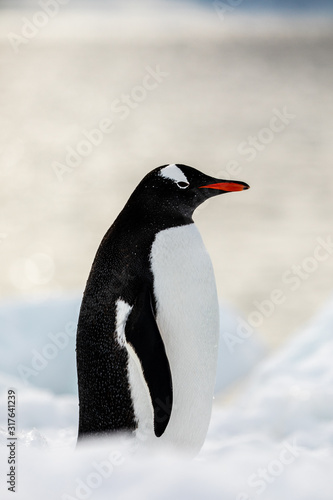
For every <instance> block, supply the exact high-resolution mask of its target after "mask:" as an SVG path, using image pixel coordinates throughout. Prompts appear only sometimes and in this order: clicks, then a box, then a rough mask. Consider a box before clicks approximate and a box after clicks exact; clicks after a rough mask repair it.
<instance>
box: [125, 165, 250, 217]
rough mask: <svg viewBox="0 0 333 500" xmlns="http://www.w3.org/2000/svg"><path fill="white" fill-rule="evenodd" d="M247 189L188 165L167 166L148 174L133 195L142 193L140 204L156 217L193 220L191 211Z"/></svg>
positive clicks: (244, 185)
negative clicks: (165, 216) (151, 211)
mask: <svg viewBox="0 0 333 500" xmlns="http://www.w3.org/2000/svg"><path fill="white" fill-rule="evenodd" d="M249 187H250V186H249V185H248V184H246V183H245V182H240V181H231V180H223V179H216V178H214V177H210V176H209V175H206V174H204V173H202V172H200V171H199V170H197V169H195V168H193V167H189V166H188V165H183V164H170V165H162V166H161V167H158V168H155V169H154V170H152V171H151V172H149V173H148V174H147V175H146V176H145V177H144V178H143V180H142V181H141V182H140V184H139V186H138V187H137V189H136V192H138V193H137V194H139V193H144V197H140V198H141V202H142V203H145V204H146V206H147V208H148V207H149V208H150V206H151V207H154V209H155V214H156V210H157V211H158V212H160V213H161V212H163V213H168V214H170V215H172V214H176V213H177V214H178V215H181V216H184V217H192V214H193V212H194V210H195V209H196V208H197V207H198V206H199V205H201V203H203V202H204V201H206V200H207V199H208V198H211V197H213V196H217V195H219V194H223V193H228V192H231V191H243V190H245V189H249ZM133 194H134V193H133Z"/></svg>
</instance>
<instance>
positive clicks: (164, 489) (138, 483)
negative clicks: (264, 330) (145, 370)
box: [0, 297, 333, 500]
mask: <svg viewBox="0 0 333 500" xmlns="http://www.w3.org/2000/svg"><path fill="white" fill-rule="evenodd" d="M79 302H80V299H79V298H78V297H69V298H66V299H60V298H58V299H53V300H51V299H49V300H45V301H33V302H29V303H23V302H18V303H11V304H10V303H7V304H3V305H2V307H1V310H0V317H1V325H2V326H1V328H4V327H3V325H5V330H4V331H2V336H1V367H2V368H1V377H0V400H1V402H2V403H1V410H0V411H1V414H0V469H1V477H2V483H1V484H0V491H1V493H0V494H1V498H5V499H7V498H13V494H12V493H11V492H8V491H7V485H6V484H5V481H4V480H3V478H5V477H6V474H7V473H8V464H7V456H8V447H7V446H6V444H7V443H8V440H7V433H6V432H7V414H6V404H5V402H6V401H7V390H8V389H9V388H11V387H15V389H16V391H17V426H18V445H17V467H16V472H17V492H16V494H15V498H16V499H18V500H21V499H24V500H36V499H39V498H40V499H42V498H49V499H63V500H65V499H73V498H77V499H88V498H97V499H101V500H104V499H110V498H114V499H117V500H118V499H120V500H127V499H131V498H135V499H145V500H146V499H148V500H149V499H156V498H158V499H159V500H160V499H162V500H164V499H170V498H175V499H178V498H179V499H186V498H191V499H200V500H201V499H202V498H208V499H221V498H223V500H229V499H230V500H231V499H232V500H252V499H257V498H264V499H265V498H268V499H269V500H277V499H279V500H280V499H282V498H292V499H293V500H298V499H299V500H314V499H316V500H317V499H319V500H326V499H327V500H328V499H331V498H332V495H333V479H332V470H333V453H332V452H333V384H332V382H333V366H332V357H333V336H332V329H333V298H332V300H331V301H329V303H328V304H327V306H326V307H325V308H324V309H323V311H322V312H321V313H320V314H319V315H318V316H317V317H315V318H314V319H313V321H312V322H311V323H310V324H309V325H308V326H307V327H306V328H305V329H303V330H302V331H300V332H299V333H298V334H296V335H295V336H294V337H293V338H292V339H291V340H290V341H289V342H288V343H287V344H286V345H285V346H284V347H283V348H282V349H280V350H279V351H278V352H275V353H273V354H271V355H270V356H268V355H266V356H265V357H264V358H263V359H260V358H262V357H263V355H264V348H263V346H262V345H261V344H260V342H259V341H258V340H257V337H256V335H255V333H253V335H251V336H249V337H247V338H242V342H239V343H236V344H235V345H234V349H233V350H232V349H230V346H229V348H228V345H227V344H226V342H225V340H224V337H223V335H224V333H225V332H228V333H231V334H232V335H239V322H240V317H239V315H238V313H237V312H235V311H233V310H232V308H230V307H227V306H226V305H222V306H221V317H222V325H221V339H222V340H221V343H220V353H219V369H218V383H217V391H216V394H217V397H216V401H215V405H214V409H213V415H212V421H211V425H210V428H209V432H208V436H207V439H206V442H205V444H204V447H203V449H202V451H201V453H200V454H199V456H198V457H196V458H195V459H194V460H189V459H188V458H187V457H184V456H182V455H181V454H180V452H179V451H175V450H172V449H163V450H162V449H154V450H152V449H149V448H147V447H145V436H144V434H142V435H141V436H140V439H138V441H137V442H133V441H129V440H127V441H125V440H124V439H119V438H118V439H115V438H113V439H107V440H106V439H103V440H95V441H93V442H92V443H89V444H86V445H81V446H80V447H78V448H75V445H76V432H77V415H78V411H77V396H76V388H75V356H74V344H75V338H74V335H73V334H72V329H71V328H70V327H68V328H67V330H66V325H67V326H68V323H70V326H71V322H74V323H75V322H76V319H77V313H78V306H79ZM4 333H5V335H4ZM49 333H53V334H54V335H56V334H57V333H62V334H63V335H59V336H55V337H50V336H49V335H48V334H49ZM65 334H66V335H67V337H66V335H65ZM52 339H57V341H58V346H59V347H58V351H57V353H56V354H55V355H54V357H53V358H51V359H48V360H46V361H47V364H45V366H44V365H43V362H42V361H41V360H42V357H39V358H38V355H37V357H36V359H37V358H38V360H39V362H40V365H38V362H37V361H36V363H37V364H36V363H35V365H34V366H33V361H32V359H33V355H36V352H38V353H40V354H41V356H43V357H44V354H45V353H46V354H47V353H48V354H50V353H52V352H55V350H54V351H52V349H51V348H49V352H48V350H47V349H45V345H47V344H50V343H52V342H53V340H52ZM66 339H67V341H68V342H67V344H66ZM61 340H62V342H63V343H61ZM65 344H66V345H65ZM54 345H56V344H54ZM61 346H62V348H61ZM33 349H35V351H34V353H32V350H33ZM45 359H46V358H45ZM20 364H21V365H25V366H27V367H30V368H31V369H32V370H35V368H37V366H40V370H39V371H38V370H37V369H36V370H35V371H37V374H36V375H31V376H30V377H29V379H28V380H26V378H25V377H22V376H21V375H20V373H19V371H18V369H17V366H18V365H20ZM242 365H244V366H242ZM251 368H252V370H251V371H250V369H251ZM229 370H230V372H232V375H231V376H229V373H226V371H229ZM73 373H74V375H73ZM237 379H238V380H240V379H242V380H243V385H242V387H241V389H240V390H239V391H238V394H237V395H236V396H235V397H234V398H233V399H232V400H231V401H228V402H225V401H224V402H223V403H222V404H221V401H220V397H219V395H221V394H222V395H223V394H224V393H225V391H226V389H227V388H229V387H230V384H232V383H233V382H234V381H235V380H237Z"/></svg>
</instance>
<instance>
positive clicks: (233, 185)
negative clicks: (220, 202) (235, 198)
mask: <svg viewBox="0 0 333 500" xmlns="http://www.w3.org/2000/svg"><path fill="white" fill-rule="evenodd" d="M249 187H250V186H249V185H248V184H246V183H245V182H240V181H223V182H217V183H216V184H208V185H207V186H200V187H199V189H202V188H208V189H218V190H219V191H225V192H226V193H230V192H231V191H245V189H249Z"/></svg>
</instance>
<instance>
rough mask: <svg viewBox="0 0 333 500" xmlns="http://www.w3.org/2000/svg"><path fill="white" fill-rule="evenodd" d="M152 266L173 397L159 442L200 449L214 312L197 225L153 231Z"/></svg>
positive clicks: (209, 390)
mask: <svg viewBox="0 0 333 500" xmlns="http://www.w3.org/2000/svg"><path fill="white" fill-rule="evenodd" d="M151 268H152V272H153V275H154V295H155V299H156V302H157V324H158V327H159V330H160V332H161V335H162V339H163V341H164V345H165V349H166V353H167V356H168V359H169V364H170V368H171V374H172V381H173V394H174V405H173V410H172V414H171V419H170V422H169V424H168V427H167V429H166V431H165V433H164V434H163V436H162V437H161V438H160V440H168V441H172V442H180V443H182V444H183V445H184V446H189V447H191V448H196V447H197V448H200V446H201V445H202V443H203V441H204V439H205V436H206V432H207V428H208V424H209V420H210V414H211V407H212V400H213V391H214V384H215V375H216V362H217V344H218V332H219V312H218V301H217V293H216V285H215V278H214V272H213V268H212V264H211V260H210V258H209V255H208V253H207V251H206V249H205V247H204V244H203V241H202V238H201V236H200V233H199V231H198V230H197V228H196V226H195V225H194V224H190V225H187V226H180V227H175V228H171V229H166V230H164V231H161V232H160V233H158V234H157V235H156V238H155V241H154V243H153V246H152V250H151Z"/></svg>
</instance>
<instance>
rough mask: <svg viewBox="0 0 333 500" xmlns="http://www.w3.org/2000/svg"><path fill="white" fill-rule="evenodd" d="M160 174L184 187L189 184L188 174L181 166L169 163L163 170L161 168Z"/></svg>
mask: <svg viewBox="0 0 333 500" xmlns="http://www.w3.org/2000/svg"><path fill="white" fill-rule="evenodd" d="M160 175H161V176H162V177H164V178H165V179H171V180H172V181H173V182H175V183H176V184H178V186H179V187H180V188H182V189H185V188H186V187H187V186H188V185H189V182H188V180H187V178H186V176H185V175H184V173H183V172H182V170H180V168H179V167H177V165H175V164H172V165H168V166H167V167H164V168H162V170H160ZM179 184H180V185H179ZM185 184H186V185H185Z"/></svg>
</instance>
